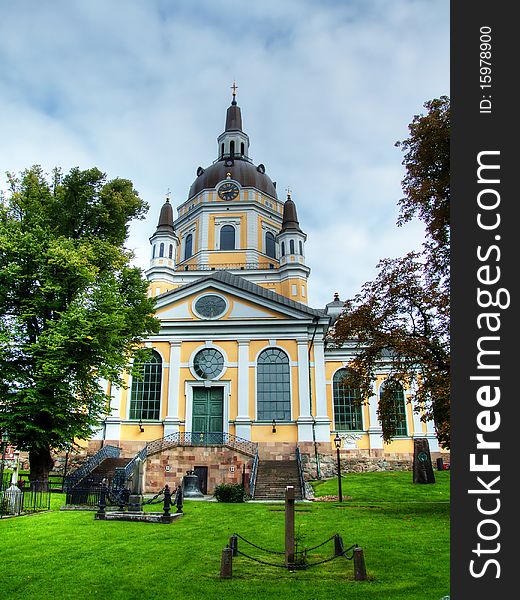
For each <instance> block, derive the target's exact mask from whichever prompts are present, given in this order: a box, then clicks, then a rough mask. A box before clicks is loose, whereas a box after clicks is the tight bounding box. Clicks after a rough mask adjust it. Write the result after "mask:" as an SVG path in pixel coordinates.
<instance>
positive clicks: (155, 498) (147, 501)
mask: <svg viewBox="0 0 520 600" xmlns="http://www.w3.org/2000/svg"><path fill="white" fill-rule="evenodd" d="M165 489H166V488H165V487H163V489H162V490H161V491H160V492H157V494H155V496H154V497H153V498H150V500H146V502H143V506H144V505H145V504H160V503H161V502H163V501H162V500H157V498H158V497H159V496H160V495H161V494H164V490H165ZM154 500H157V502H154Z"/></svg>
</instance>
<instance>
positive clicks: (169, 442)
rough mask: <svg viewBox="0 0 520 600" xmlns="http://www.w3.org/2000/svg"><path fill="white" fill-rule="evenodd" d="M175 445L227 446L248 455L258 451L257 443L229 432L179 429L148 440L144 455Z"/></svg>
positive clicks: (253, 454)
mask: <svg viewBox="0 0 520 600" xmlns="http://www.w3.org/2000/svg"><path fill="white" fill-rule="evenodd" d="M175 446H227V447H228V448H230V449H231V450H238V451H239V452H242V453H243V454H247V455H249V456H255V454H256V452H257V451H258V444H256V443H255V442H251V441H250V440H246V439H245V438H241V437H239V436H237V435H233V434H231V433H225V432H203V431H201V432H198V431H184V432H181V431H179V432H177V433H171V434H170V435H167V436H165V437H163V438H159V439H157V440H154V441H153V442H149V443H148V444H147V445H146V450H147V453H146V456H150V455H151V454H155V453H156V452H160V451H161V450H167V449H168V448H173V447H175Z"/></svg>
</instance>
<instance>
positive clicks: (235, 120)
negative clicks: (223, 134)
mask: <svg viewBox="0 0 520 600" xmlns="http://www.w3.org/2000/svg"><path fill="white" fill-rule="evenodd" d="M236 130H238V131H242V112H241V111H240V106H238V105H237V103H236V101H235V100H233V102H232V103H231V106H230V107H229V108H228V109H227V113H226V129H225V131H236Z"/></svg>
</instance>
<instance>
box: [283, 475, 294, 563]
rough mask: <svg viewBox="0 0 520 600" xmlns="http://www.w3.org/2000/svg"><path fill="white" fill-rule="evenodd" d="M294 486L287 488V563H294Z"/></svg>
mask: <svg viewBox="0 0 520 600" xmlns="http://www.w3.org/2000/svg"><path fill="white" fill-rule="evenodd" d="M294 554H295V553H294V487H293V486H292V485H288V486H287V487H286V488H285V564H286V566H289V565H294V558H295V556H294Z"/></svg>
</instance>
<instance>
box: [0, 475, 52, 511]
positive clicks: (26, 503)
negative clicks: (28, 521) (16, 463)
mask: <svg viewBox="0 0 520 600" xmlns="http://www.w3.org/2000/svg"><path fill="white" fill-rule="evenodd" d="M47 484H48V482H43V481H31V482H30V485H22V486H21V487H19V486H14V485H9V487H4V488H3V489H1V488H0V518H2V517H3V516H18V515H22V514H27V513H35V512H39V511H44V510H50V507H51V492H50V490H49V489H48V485H47Z"/></svg>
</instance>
